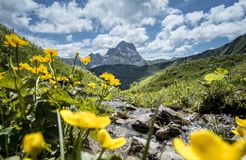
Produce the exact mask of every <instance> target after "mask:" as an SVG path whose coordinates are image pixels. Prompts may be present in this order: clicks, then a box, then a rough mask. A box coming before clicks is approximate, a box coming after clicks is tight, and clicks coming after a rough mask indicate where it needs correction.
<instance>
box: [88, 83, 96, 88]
mask: <svg viewBox="0 0 246 160" xmlns="http://www.w3.org/2000/svg"><path fill="white" fill-rule="evenodd" d="M88 86H89V87H90V88H96V83H89V84H88Z"/></svg>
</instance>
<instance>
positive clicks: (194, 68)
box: [122, 55, 246, 113]
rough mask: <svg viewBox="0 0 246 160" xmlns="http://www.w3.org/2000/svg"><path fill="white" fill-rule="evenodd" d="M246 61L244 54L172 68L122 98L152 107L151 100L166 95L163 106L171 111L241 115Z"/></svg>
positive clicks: (144, 81) (192, 62)
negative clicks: (181, 110)
mask: <svg viewBox="0 0 246 160" xmlns="http://www.w3.org/2000/svg"><path fill="white" fill-rule="evenodd" d="M245 58H246V56H245V55H233V56H222V57H214V58H209V59H204V60H197V61H190V62H187V63H184V64H180V65H178V66H173V67H170V68H167V69H165V70H163V71H160V72H158V73H156V74H155V75H153V76H151V77H149V78H147V79H145V80H143V81H141V82H140V83H138V84H137V83H135V84H134V85H132V87H131V88H130V89H129V90H126V91H123V92H122V96H123V97H125V99H126V100H128V101H130V102H131V103H133V104H135V105H136V106H143V107H152V104H151V99H152V97H157V96H158V95H159V93H160V92H163V93H164V96H163V97H162V102H163V104H164V105H166V106H169V107H172V108H176V109H181V108H182V109H186V110H189V111H194V110H195V111H199V112H204V113H207V112H214V113H218V112H227V113H240V111H242V110H244V109H245V106H246V104H245V99H246V96H245V95H246V93H245V89H243V88H245V87H246V84H245V77H246V62H245ZM215 62H216V63H215ZM204 66H207V67H204ZM223 66H225V67H226V68H227V69H223V68H224V67H223ZM218 67H220V68H218ZM221 67H222V68H221ZM228 68H230V69H228ZM229 71H230V72H229ZM211 72H214V73H211ZM180 75H182V77H180ZM178 77H180V78H178ZM204 78H205V80H207V81H208V82H209V83H206V81H204Z"/></svg>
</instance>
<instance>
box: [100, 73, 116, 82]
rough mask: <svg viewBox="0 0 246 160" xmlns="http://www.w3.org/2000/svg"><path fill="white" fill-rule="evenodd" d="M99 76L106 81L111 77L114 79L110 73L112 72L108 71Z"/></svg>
mask: <svg viewBox="0 0 246 160" xmlns="http://www.w3.org/2000/svg"><path fill="white" fill-rule="evenodd" d="M99 77H100V78H103V79H105V80H106V81H111V80H112V79H115V77H114V75H112V74H110V73H108V72H104V73H103V74H102V75H100V76H99Z"/></svg>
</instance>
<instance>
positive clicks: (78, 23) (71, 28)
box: [30, 1, 92, 33]
mask: <svg viewBox="0 0 246 160" xmlns="http://www.w3.org/2000/svg"><path fill="white" fill-rule="evenodd" d="M82 10H83V9H82V8H81V7H79V6H78V4H77V3H76V2H75V1H70V2H68V4H61V3H58V2H54V3H53V4H52V5H51V6H48V7H46V6H40V7H39V8H38V9H37V10H35V12H36V14H37V16H38V17H39V18H40V19H41V20H40V21H39V22H37V23H35V24H34V25H31V26H30V29H31V31H33V32H42V33H73V32H81V31H83V30H92V22H91V20H89V19H88V18H86V17H84V16H83V15H82Z"/></svg>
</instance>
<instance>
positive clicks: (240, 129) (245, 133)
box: [232, 126, 246, 137]
mask: <svg viewBox="0 0 246 160" xmlns="http://www.w3.org/2000/svg"><path fill="white" fill-rule="evenodd" d="M232 133H234V134H235V135H238V136H241V137H244V136H246V129H245V128H243V127H241V126H237V128H236V129H234V130H232Z"/></svg>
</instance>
